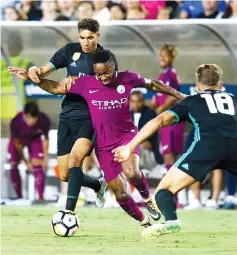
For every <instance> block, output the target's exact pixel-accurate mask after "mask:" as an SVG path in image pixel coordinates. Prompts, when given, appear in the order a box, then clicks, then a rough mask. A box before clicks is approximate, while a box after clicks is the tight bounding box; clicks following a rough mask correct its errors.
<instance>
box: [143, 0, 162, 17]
mask: <svg viewBox="0 0 237 255" xmlns="http://www.w3.org/2000/svg"><path fill="white" fill-rule="evenodd" d="M140 4H141V7H142V9H143V11H144V12H145V14H146V16H145V19H156V18H157V15H158V13H159V11H160V9H161V8H165V7H166V1H160V0H154V1H147V0H140Z"/></svg>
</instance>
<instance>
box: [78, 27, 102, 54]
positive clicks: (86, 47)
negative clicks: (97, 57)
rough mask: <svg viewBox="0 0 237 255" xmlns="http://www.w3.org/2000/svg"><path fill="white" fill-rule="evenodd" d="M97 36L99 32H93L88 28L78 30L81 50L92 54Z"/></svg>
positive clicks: (95, 46)
mask: <svg viewBox="0 0 237 255" xmlns="http://www.w3.org/2000/svg"><path fill="white" fill-rule="evenodd" d="M99 38H100V34H99V33H93V32H91V31H89V30H80V31H79V42H80V44H81V48H82V51H83V52H85V53H87V54H93V53H94V52H95V51H96V49H97V43H98V40H99Z"/></svg>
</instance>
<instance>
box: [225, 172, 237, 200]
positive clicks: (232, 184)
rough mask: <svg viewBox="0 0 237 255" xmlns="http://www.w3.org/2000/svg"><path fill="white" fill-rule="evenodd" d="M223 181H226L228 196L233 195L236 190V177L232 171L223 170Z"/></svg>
mask: <svg viewBox="0 0 237 255" xmlns="http://www.w3.org/2000/svg"><path fill="white" fill-rule="evenodd" d="M225 181H226V188H227V193H228V196H234V194H235V192H236V182H237V177H236V176H235V175H233V174H232V173H229V172H227V171H226V172H225Z"/></svg>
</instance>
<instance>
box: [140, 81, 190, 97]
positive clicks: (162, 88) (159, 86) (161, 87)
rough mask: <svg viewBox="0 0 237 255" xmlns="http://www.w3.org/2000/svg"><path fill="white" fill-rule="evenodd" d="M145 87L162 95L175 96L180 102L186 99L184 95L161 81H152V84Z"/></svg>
mask: <svg viewBox="0 0 237 255" xmlns="http://www.w3.org/2000/svg"><path fill="white" fill-rule="evenodd" d="M145 87H146V88H148V89H150V90H152V91H154V92H158V93H161V94H166V95H169V96H173V97H175V98H177V99H179V100H182V99H184V98H185V97H186V95H184V94H182V93H181V92H179V91H178V90H176V89H173V88H171V87H169V86H167V85H166V84H164V83H163V82H161V81H156V80H152V81H151V83H150V84H145Z"/></svg>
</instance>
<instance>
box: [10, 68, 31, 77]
mask: <svg viewBox="0 0 237 255" xmlns="http://www.w3.org/2000/svg"><path fill="white" fill-rule="evenodd" d="M8 71H9V72H10V73H11V74H13V75H16V76H17V77H18V78H19V79H22V80H27V79H29V76H28V72H27V71H26V70H24V69H22V68H19V67H14V66H9V67H8Z"/></svg>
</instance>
